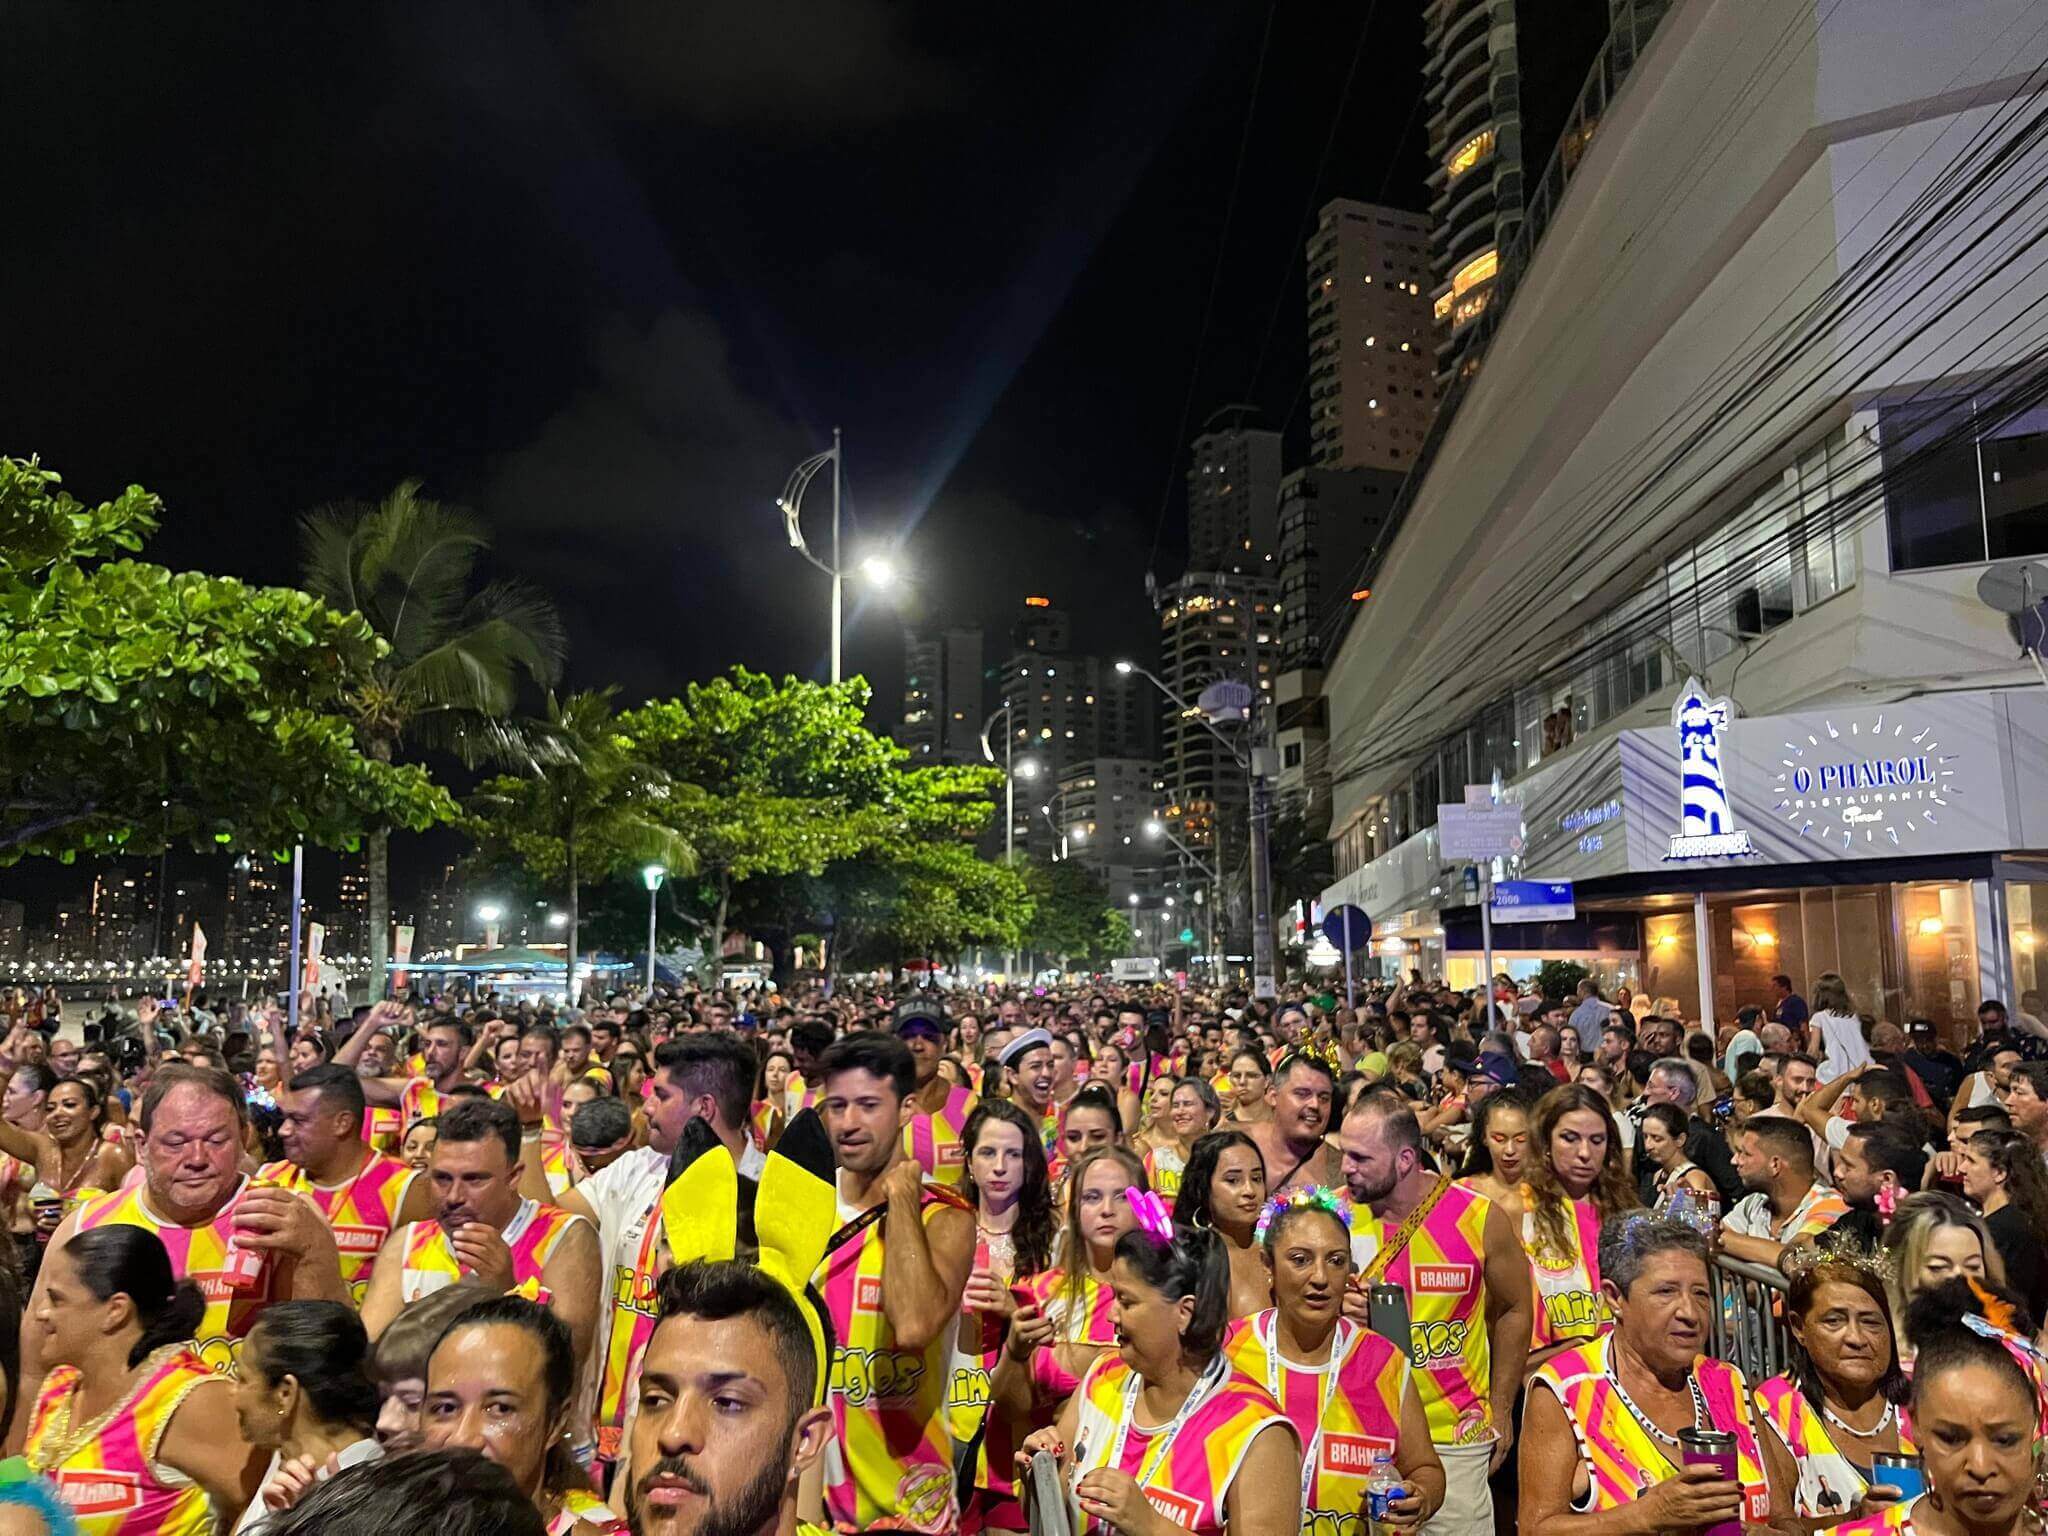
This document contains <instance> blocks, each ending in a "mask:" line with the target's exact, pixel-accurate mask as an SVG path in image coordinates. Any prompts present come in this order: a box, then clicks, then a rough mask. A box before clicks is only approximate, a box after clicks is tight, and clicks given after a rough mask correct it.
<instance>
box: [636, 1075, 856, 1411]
mask: <svg viewBox="0 0 2048 1536" xmlns="http://www.w3.org/2000/svg"><path fill="white" fill-rule="evenodd" d="M707 1143H708V1145H707ZM686 1161H687V1166H683V1167H678V1166H677V1165H681V1164H684V1163H685V1162H686ZM838 1214H839V1195H838V1186H837V1185H836V1183H835V1182H834V1176H833V1165H832V1144H831V1142H830V1141H829V1140H828V1139H827V1138H826V1136H825V1126H824V1122H823V1121H821V1120H820V1119H819V1118H818V1112H817V1111H816V1110H813V1109H807V1110H804V1111H803V1112H802V1113H801V1114H799V1115H798V1116H797V1117H796V1118H795V1119H794V1120H792V1121H790V1122H789V1125H788V1128H787V1129H785V1130H784V1131H783V1133H782V1139H781V1140H780V1141H778V1142H777V1143H776V1144H775V1150H774V1151H773V1152H771V1153H769V1154H768V1165H767V1167H765V1168H764V1169H762V1171H761V1184H760V1189H759V1191H758V1192H757V1193H756V1195H755V1198H754V1232H755V1236H756V1238H757V1239H758V1240H759V1244H760V1251H759V1253H758V1254H757V1255H756V1256H755V1259H754V1264H755V1267H756V1268H758V1269H759V1270H760V1271H761V1272H762V1273H763V1274H765V1275H767V1276H768V1277H769V1278H770V1279H771V1280H773V1281H775V1283H776V1284H777V1285H779V1286H781V1287H782V1288H783V1289H784V1290H785V1291H787V1292H788V1293H789V1296H790V1299H791V1300H792V1301H794V1302H795V1303H796V1309H797V1312H798V1313H799V1315H801V1316H802V1318H803V1320H804V1326H805V1328H807V1329H808V1330H809V1331H810V1335H811V1345H812V1348H813V1349H814V1350H815V1352H816V1354H817V1359H818V1369H817V1372H816V1374H815V1375H814V1377H813V1378H812V1380H813V1385H812V1388H811V1404H812V1406H813V1407H816V1406H818V1405H819V1404H821V1403H823V1402H824V1401H825V1386H826V1382H827V1379H828V1377H829V1376H830V1374H831V1369H832V1348H831V1344H830V1341H829V1336H828V1332H827V1329H826V1324H825V1319H824V1316H823V1314H822V1312H821V1311H820V1309H819V1305H818V1302H817V1301H816V1300H815V1299H814V1297H813V1296H812V1295H811V1293H810V1289H809V1287H810V1279H811V1275H812V1273H813V1272H814V1271H815V1270H816V1269H817V1267H818V1265H819V1263H820V1261H822V1260H823V1259H824V1257H825V1245H826V1244H827V1243H828V1242H829V1241H830V1240H831V1237H832V1234H833V1232H834V1231H835V1230H836V1229H837V1227H838V1225H839V1221H838ZM661 1226H662V1231H663V1233H664V1234H665V1235H666V1236H667V1238H668V1251H669V1255H670V1257H671V1258H672V1259H673V1260H674V1261H675V1262H676V1263H677V1264H687V1263H690V1262H691V1261H692V1260H695V1259H712V1260H720V1259H725V1260H730V1259H736V1258H738V1257H739V1172H738V1170H737V1169H736V1168H735V1167H734V1166H733V1160H732V1153H731V1152H729V1151H727V1150H726V1148H725V1145H724V1144H723V1143H722V1142H720V1141H719V1140H718V1138H717V1137H716V1136H715V1135H713V1134H712V1132H711V1128H710V1127H709V1126H707V1125H705V1124H704V1122H703V1121H701V1120H693V1121H691V1122H690V1124H689V1125H688V1126H687V1127H686V1128H685V1129H684V1132H683V1140H682V1143H681V1145H680V1146H679V1147H678V1148H677V1153H676V1158H675V1162H674V1164H672V1165H671V1176H670V1179H669V1185H668V1188H667V1189H666V1190H664V1191H663V1192H662V1196H661Z"/></svg>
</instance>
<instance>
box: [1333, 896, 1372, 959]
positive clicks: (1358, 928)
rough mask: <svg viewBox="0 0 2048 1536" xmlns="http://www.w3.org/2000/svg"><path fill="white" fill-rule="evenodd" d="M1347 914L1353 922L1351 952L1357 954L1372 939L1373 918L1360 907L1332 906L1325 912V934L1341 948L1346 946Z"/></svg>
mask: <svg viewBox="0 0 2048 1536" xmlns="http://www.w3.org/2000/svg"><path fill="white" fill-rule="evenodd" d="M1347 914H1348V915H1349V918H1350V922H1351V952H1352V953H1353V954H1357V953H1358V951H1360V950H1361V949H1363V948H1365V946H1366V945H1367V944H1368V943H1370V942H1371V941H1372V919H1371V918H1369V917H1367V916H1366V915H1365V913H1364V912H1363V911H1361V910H1360V909H1359V908H1357V907H1332V908H1330V910H1329V911H1328V912H1326V913H1324V914H1323V936H1324V937H1325V938H1327V939H1328V940H1329V941H1330V942H1331V943H1332V944H1334V945H1336V946H1337V948H1339V949H1340V950H1341V949H1342V948H1343V947H1344V922H1345V918H1346V915H1347Z"/></svg>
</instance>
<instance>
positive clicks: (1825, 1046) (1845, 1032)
mask: <svg viewBox="0 0 2048 1536" xmlns="http://www.w3.org/2000/svg"><path fill="white" fill-rule="evenodd" d="M1806 1022H1807V1024H1808V1025H1809V1026H1810V1027H1811V1028H1812V1030H1813V1032H1814V1034H1816V1035H1818V1036H1819V1037H1820V1047H1821V1050H1822V1052H1823V1053H1824V1054H1823V1055H1822V1056H1821V1059H1820V1072H1819V1077H1820V1080H1821V1081H1822V1082H1823V1083H1832V1082H1833V1081H1834V1080H1835V1079H1836V1078H1838V1077H1841V1076H1842V1075H1843V1074H1845V1073H1848V1072H1853V1071H1855V1070H1856V1069H1857V1068H1858V1067H1861V1066H1867V1065H1868V1064H1869V1062H1870V1059H1871V1057H1870V1047H1869V1046H1868V1045H1866V1044H1865V1043H1864V1041H1863V1021H1862V1020H1861V1019H1859V1018H1857V1017H1856V1015H1855V1014H1853V1013H1834V1012H1828V1013H1816V1014H1815V1015H1814V1016H1813V1017H1812V1018H1810V1019H1808V1020H1807V1021H1806Z"/></svg>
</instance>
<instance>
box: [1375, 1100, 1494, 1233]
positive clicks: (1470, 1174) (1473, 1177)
mask: <svg viewBox="0 0 2048 1536" xmlns="http://www.w3.org/2000/svg"><path fill="white" fill-rule="evenodd" d="M1335 1123H1336V1124H1338V1125H1342V1124H1343V1123H1344V1122H1343V1121H1341V1120H1339V1121H1337V1122H1335ZM1528 1165H1529V1100H1528V1098H1527V1096H1526V1095H1524V1094H1523V1093H1522V1091H1521V1090H1520V1089H1518V1088H1508V1089H1504V1090H1503V1091H1501V1092H1499V1093H1496V1094H1493V1095H1492V1096H1490V1097H1488V1098H1486V1099H1482V1100H1481V1101H1480V1104H1479V1107H1478V1108H1477V1109H1476V1110H1474V1111H1473V1112H1472V1138H1471V1140H1470V1141H1468V1142H1467V1143H1466V1145H1465V1159H1464V1161H1463V1162H1462V1163H1460V1164H1459V1165H1458V1182H1459V1183H1460V1184H1465V1185H1469V1186H1470V1187H1471V1188H1473V1189H1474V1190H1477V1191H1478V1192H1479V1193H1480V1194H1482V1195H1484V1196H1486V1198H1487V1199H1489V1200H1491V1201H1492V1202H1493V1203H1494V1204H1495V1205H1497V1206H1499V1207H1501V1209H1503V1210H1505V1211H1507V1212H1508V1213H1509V1214H1510V1215H1512V1216H1515V1217H1520V1216H1521V1214H1522V1176H1523V1174H1524V1172H1525V1171H1526V1170H1527V1168H1528Z"/></svg>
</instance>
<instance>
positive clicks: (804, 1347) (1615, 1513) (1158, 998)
mask: <svg viewBox="0 0 2048 1536" xmlns="http://www.w3.org/2000/svg"><path fill="white" fill-rule="evenodd" d="M1811 990H1812V993H1813V1003H1812V1005H1811V1006H1810V1005H1809V1004H1808V1002H1807V1001H1806V999H1804V998H1802V997H1800V996H1799V994H1798V993H1797V992H1796V991H1795V990H1794V988H1793V985H1792V983H1791V980H1790V979H1789V978H1782V977H1781V978H1779V986H1778V988H1777V995H1776V996H1774V997H1773V998H1772V999H1770V1000H1768V1001H1766V1002H1761V1003H1759V1004H1758V1005H1755V1006H1752V1007H1745V1008H1744V1009H1742V1011H1741V1013H1740V1014H1739V1016H1738V1017H1737V1018H1736V1019H1735V1020H1734V1021H1732V1022H1730V1023H1728V1024H1725V1025H1723V1026H1721V1027H1719V1028H1718V1029H1716V1028H1711V1027H1703V1026H1701V1025H1700V1024H1698V1023H1696V1022H1691V1021H1687V1020H1685V1019H1683V1018H1682V1017H1679V1016H1678V1011H1677V1008H1676V1005H1675V1004H1674V1003H1671V1002H1669V1000H1666V1001H1665V1002H1661V1003H1660V1002H1659V1001H1658V1000H1654V999H1645V998H1638V997H1632V996H1630V995H1629V994H1627V993H1626V992H1622V993H1618V994H1617V995H1615V996H1612V997H1608V996H1604V995H1603V994H1602V992H1601V990H1600V989H1599V988H1598V987H1597V986H1596V985H1595V984H1594V983H1593V982H1592V981H1590V980H1588V981H1587V982H1585V983H1583V984H1582V985H1581V986H1580V987H1579V988H1578V990H1577V994H1576V995H1574V996H1568V997H1545V996H1541V995H1537V994H1535V993H1533V992H1530V991H1527V990H1525V989H1523V988H1519V987H1517V986H1516V985H1515V984H1514V983H1512V982H1510V981H1508V980H1507V978H1505V977H1502V978H1496V980H1495V982H1494V984H1493V985H1492V986H1491V987H1490V988H1488V989H1486V993H1487V995H1485V996H1483V997H1482V996H1477V995H1472V994H1464V993H1459V992H1454V991H1452V990H1451V989H1449V988H1446V987H1443V986H1435V985H1428V984H1425V983H1424V982H1423V981H1422V979H1421V978H1420V977H1419V976H1413V975H1411V976H1410V977H1409V978H1408V979H1407V980H1406V981H1402V982H1399V983H1394V982H1376V983H1372V984H1370V985H1368V986H1367V987H1366V988H1365V989H1364V991H1363V992H1362V993H1361V994H1360V995H1359V996H1358V997H1357V999H1356V1000H1355V1002H1354V1004H1352V1005H1351V1006H1344V1005H1341V1004H1340V1003H1339V1002H1338V1000H1337V999H1336V998H1334V997H1332V996H1329V995H1320V996H1309V995H1306V994H1305V993H1303V992H1301V991H1300V990H1299V989H1297V990H1296V991H1295V992H1294V993H1292V994H1290V995H1289V996H1287V997H1285V998H1283V999H1281V1000H1278V1001H1274V1000H1263V999H1252V998H1249V997H1246V996H1244V995H1243V994H1241V993H1228V992H1225V993H1217V994H1208V993H1203V992H1200V991H1189V990H1187V989H1184V988H1171V989H1152V988H1127V987H1119V986H1110V985H1100V984H1088V983H1082V984H1079V985H1074V986H1066V987H1052V988H1036V987H1034V988H1029V989H1014V988H1003V987H997V986H990V987H987V988H982V989H978V990H967V989H961V990H954V991H939V990H925V989H915V988H911V989H888V988H881V989H876V988H873V987H869V986H862V985H842V986H841V987H840V988H838V989H837V990H835V991H833V992H831V993H830V994H827V993H826V992H824V991H823V990H821V989H806V990H804V991H801V992H792V993H790V994H787V995H785V994H782V993H778V992H776V991H774V990H772V989H768V988H758V989H748V990H744V991H741V992H739V993H737V994H734V993H727V992H722V991H713V990H706V989H698V988H694V987H684V988H662V989H656V990H654V991H653V992H642V991H631V992H623V993H618V994H614V995H611V996H609V997H598V996H593V995H586V996H585V997H584V998H582V999H581V1000H580V1001H579V1004H578V1005H577V1006H576V1007H573V1008H571V1007H566V1006H561V1005H558V1004H554V1003H549V1002H546V1001H535V1000H528V999H517V1000H515V999H510V998H503V997H499V996H496V995H484V996H481V997H479V996H470V995H465V994H460V993H457V994H451V995H448V996H442V997H433V998H426V999H416V1000H415V999H394V1000H386V1001H383V1002H379V1003H377V1004H376V1005H374V1006H366V1007H363V1008H358V1009H354V1010H349V1009H345V1008H343V1009H335V1008H331V1007H322V1006H318V1005H317V1003H316V1000H312V999H308V1000H307V1002H306V1004H305V1006H304V1007H303V1009H302V1010H301V1012H302V1013H303V1022H302V1024H301V1025H300V1027H299V1028H297V1029H296V1031H294V1030H293V1029H292V1028H290V1027H289V1026H288V1025H287V1023H286V1021H285V1016H284V1014H283V1013H282V1011H281V1010H280V1009H279V1008H278V1007H277V1006H276V1004H275V1001H274V1000H259V1001H258V1002H256V1003H254V1004H253V1005H251V1004H243V1003H239V1002H238V1003H235V1004H232V1005H229V1006H225V1007H221V1008H218V1009H209V1008H207V1007H205V1005H204V1000H203V999H197V1000H195V1002H194V1005H193V1006H191V1007H189V1008H186V1009H164V1008H160V1007H158V1006H157V1005H156V1004H154V1003H152V1002H150V1001H149V1000H144V1002H143V1004H142V1006H141V1007H140V1008H139V1009H138V1010H136V1011H135V1013H133V1014H132V1015H130V1014H128V1013H125V1012H122V1011H119V1010H116V1009H113V1008H106V1009H98V1008H80V1007H79V1006H78V1005H77V1004H76V1003H73V1004H71V1005H69V1006H68V1007H67V1005H66V1004H65V1002H64V1001H63V1000H62V999H60V998H57V997H56V996H55V995H54V993H44V994H42V995H39V996H37V997H35V998H33V999H23V998H19V997H17V998H16V999H13V1000H12V1002H11V1004H10V1006H9V1007H8V1008H7V1025H8V1027H7V1031H6V1034H5V1038H4V1040H0V1070H4V1072H5V1073H6V1076H7V1089H6V1093H5V1098H4V1102H0V1200H4V1201H5V1204H6V1209H7V1211H8V1212H9V1215H10V1219H11V1221H12V1231H13V1235H14V1243H13V1245H12V1252H11V1253H6V1254H0V1388H4V1392H5V1401H4V1405H0V1417H4V1421H5V1422H6V1424H7V1426H8V1436H9V1447H8V1449H9V1450H10V1451H12V1452H14V1453H16V1455H17V1458H18V1459H16V1460H13V1461H9V1462H4V1463H0V1533H7V1536H11V1533H12V1532H14V1531H16V1530H21V1531H33V1532H36V1533H38V1536H40V1533H43V1532H49V1533H53V1536H55V1533H64V1532H71V1531H80V1532H86V1533H92V1536H100V1533H106V1536H114V1533H118V1536H147V1533H155V1532H169V1533H186V1532H192V1533H199V1532H207V1531H213V1530H223V1531H225V1530H234V1531H237V1532H241V1531H248V1532H258V1531H260V1532H262V1533H264V1536H296V1533H299V1532H314V1531H318V1532H330V1533H331V1532H342V1533H350V1536H353V1533H356V1532H362V1533H369V1532H372V1531H374V1532H376V1533H377V1536H411V1533H425V1532H428V1531H433V1532H437V1533H440V1536H468V1533H477V1536H484V1533H493V1532H507V1533H521V1536H524V1533H527V1532H540V1531H546V1532H549V1533H551V1536H601V1533H608V1532H615V1531H630V1532H633V1533H635V1536H795V1533H799V1532H815V1531H834V1532H883V1531H887V1532H925V1533H951V1532H963V1533H974V1532H984V1531H1021V1530H1026V1529H1034V1528H1035V1529H1044V1530H1048V1531H1060V1530H1071V1531H1073V1532H1076V1533H1082V1532H1117V1533H1122V1536H1159V1533H1163V1532H1168V1531H1195V1532H1224V1531H1228V1532H1234V1533H1244V1536H1268V1533H1273V1536H1278V1533H1283V1532H1293V1531H1297V1530H1298V1531H1300V1532H1302V1533H1304V1536H1365V1533H1366V1532H1368V1531H1371V1532H1382V1531H1407V1530H1415V1529H1420V1530H1422V1531H1425V1532H1429V1533H1432V1536H1490V1533H1493V1532H1495V1531H1500V1532H1509V1531H1514V1530H1518V1529H1519V1530H1524V1531H1528V1532H1531V1533H1536V1536H1629V1533H1652V1532H1694V1531H1697V1532H1713V1533H1715V1536H1724V1533H1731V1532H1733V1531H1734V1530H1736V1529H1737V1528H1738V1527H1740V1528H1748V1529H1762V1528H1770V1529H1774V1530H1777V1531H1782V1532H1786V1533H1788V1536H1789V1533H1794V1532H1798V1533H1805V1532H1812V1531H1816V1530H1821V1529H1840V1530H1842V1531H1844V1532H1846V1533H1849V1536H1865V1533H1872V1532H1880V1531H1902V1532H1903V1531H1912V1532H1919V1533H1921V1536H2010V1533H2017V1532H2021V1531H2034V1530H2037V1529H2038V1528H2039V1527H2040V1524H2041V1519H2040V1510H2041V1508H2042V1502H2041V1501H2042V1491H2041V1490H2042V1475H2043V1463H2042V1448H2043V1445H2044V1440H2048V1385H2044V1383H2048V1368H2044V1364H2043V1362H2044V1358H2048V1357H2044V1355H2043V1353H2042V1339H2041V1337H2040V1335H2039V1334H2038V1333H2037V1320H2039V1319H2040V1318H2041V1317H2042V1314H2043V1311H2044V1308H2043V1305H2042V1303H2043V1286H2044V1283H2048V1273H2044V1267H2043V1266H2044V1262H2048V1261H2044V1257H2043V1256H2044V1254H2048V1030H2038V1019H2037V1018H2036V1017H2035V1015H2036V1013H2037V1012H2038V1007H2039V1003H2038V999H2031V998H2029V999H2025V1000H2023V1001H2022V1008H2021V1010H2020V1012H2019V1017H2017V1018H2015V1017H2011V1016H2009V1015H2008V1013H2007V1010H2006V1009H2005V1008H2004V1007H2002V1006H2001V1005H2000V1004H1998V1003H1996V1002H1986V1003H1985V1004H1984V1006H1983V1007H1982V1008H1981V1009H1980V1010H1979V1012H1978V1016H1977V1026H1978V1027H1977V1030H1976V1032H1975V1035H1974V1037H1973V1038H1971V1039H1969V1040H1967V1041H1961V1040H1958V1041H1952V1042H1948V1043H1946V1044H1945V1043H1944V1042H1943V1041H1942V1040H1941V1038H1940V1035H1939V1032H1938V1031H1937V1030H1936V1029H1935V1028H1934V1027H1933V1025H1932V1024H1931V1023H1929V1022H1927V1021H1925V1020H1910V1021H1907V1023H1906V1024H1905V1025H1904V1026H1903V1027H1901V1026H1899V1025H1897V1024H1893V1023H1889V1022H1882V1021H1878V1020H1875V1019H1872V1018H1870V1017H1868V1016H1865V1015H1863V1014H1861V1013H1859V1011H1858V1010H1857V1008H1856V1005H1855V1001H1854V999H1852V998H1851V997H1850V995H1849V993H1848V989H1847V988H1846V987H1845V986H1844V985H1843V983H1842V981H1841V978H1840V977H1837V976H1821V977H1818V978H1816V979H1815V981H1814V984H1813V987H1812V989H1811ZM31 1002H32V1004H33V1007H32V1008H31V1007H29V1006H24V1004H25V1003H31ZM2037 1030H2038V1032H2037ZM1952 1047H1953V1048H1952ZM1758 1338H1771V1339H1775V1340H1778V1341H1781V1346H1782V1363H1783V1365H1784V1367H1785V1368H1784V1369H1783V1370H1782V1371H1780V1372H1777V1373H1775V1374H1769V1375H1768V1377H1767V1379H1757V1380H1752V1379H1749V1377H1748V1376H1746V1375H1745V1373H1744V1370H1743V1365H1744V1363H1745V1358H1746V1357H1743V1356H1742V1355H1741V1352H1740V1351H1738V1350H1736V1349H1734V1348H1732V1347H1731V1341H1732V1340H1737V1339H1751V1340H1754V1339H1758ZM1748 1363H1751V1364H1752V1365H1753V1364H1754V1363H1755V1362H1754V1361H1749V1362H1748ZM1773 1363H1778V1362H1777V1358H1776V1356H1775V1355H1774V1356H1773ZM1751 1374H1752V1375H1756V1376H1764V1375H1765V1371H1763V1370H1753V1371H1752V1372H1751Z"/></svg>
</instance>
